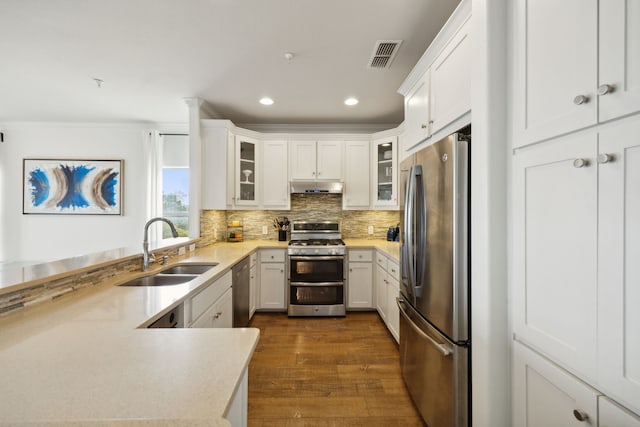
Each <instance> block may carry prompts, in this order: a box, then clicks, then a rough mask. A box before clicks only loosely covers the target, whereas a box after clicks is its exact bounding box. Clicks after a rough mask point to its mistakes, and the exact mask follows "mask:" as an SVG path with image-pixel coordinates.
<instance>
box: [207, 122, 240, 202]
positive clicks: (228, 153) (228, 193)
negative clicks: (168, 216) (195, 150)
mask: <svg viewBox="0 0 640 427" xmlns="http://www.w3.org/2000/svg"><path fill="white" fill-rule="evenodd" d="M228 138H231V143H230V144H229V142H228V141H229V140H228ZM233 147H234V145H233V135H232V134H231V133H230V132H229V131H228V130H227V129H226V128H221V127H216V128H208V127H204V128H203V131H202V185H201V188H202V209H220V210H223V209H226V208H227V205H230V204H231V198H232V196H233V184H232V183H233V180H231V181H230V180H229V178H230V177H231V176H230V175H228V174H227V171H228V168H229V166H231V167H233V164H232V163H230V164H228V163H227V162H228V159H233V156H234V148H233ZM230 182H231V183H230Z"/></svg>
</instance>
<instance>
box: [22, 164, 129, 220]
mask: <svg viewBox="0 0 640 427" xmlns="http://www.w3.org/2000/svg"><path fill="white" fill-rule="evenodd" d="M123 163H124V162H123V161H122V160H65V159H24V161H23V183H22V186H23V204H22V213H24V214H70V215H122V214H123V212H122V188H123V187H122V183H123V180H122V172H123Z"/></svg>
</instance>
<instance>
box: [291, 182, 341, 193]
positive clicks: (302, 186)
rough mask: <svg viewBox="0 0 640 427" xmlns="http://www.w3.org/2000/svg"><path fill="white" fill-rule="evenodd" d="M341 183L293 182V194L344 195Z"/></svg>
mask: <svg viewBox="0 0 640 427" xmlns="http://www.w3.org/2000/svg"><path fill="white" fill-rule="evenodd" d="M343 186H344V184H343V183H342V182H341V181H291V193H304V194H342V188H343Z"/></svg>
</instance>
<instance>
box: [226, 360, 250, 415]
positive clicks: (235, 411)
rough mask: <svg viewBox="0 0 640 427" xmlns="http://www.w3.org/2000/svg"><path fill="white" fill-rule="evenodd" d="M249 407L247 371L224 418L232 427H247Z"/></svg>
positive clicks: (243, 374)
mask: <svg viewBox="0 0 640 427" xmlns="http://www.w3.org/2000/svg"><path fill="white" fill-rule="evenodd" d="M248 405H249V375H248V370H247V369H245V370H244V372H243V373H242V378H241V379H240V382H239V384H238V386H237V388H236V391H235V393H234V394H233V397H232V398H231V402H230V403H229V406H228V407H227V409H226V411H225V413H224V418H225V419H226V420H227V421H229V424H231V427H247V422H248V416H247V415H248Z"/></svg>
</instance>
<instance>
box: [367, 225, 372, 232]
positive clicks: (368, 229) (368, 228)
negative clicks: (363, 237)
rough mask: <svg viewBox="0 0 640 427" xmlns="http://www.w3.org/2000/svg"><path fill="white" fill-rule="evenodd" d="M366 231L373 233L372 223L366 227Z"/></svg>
mask: <svg viewBox="0 0 640 427" xmlns="http://www.w3.org/2000/svg"><path fill="white" fill-rule="evenodd" d="M367 233H369V234H373V225H370V226H368V227H367Z"/></svg>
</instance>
